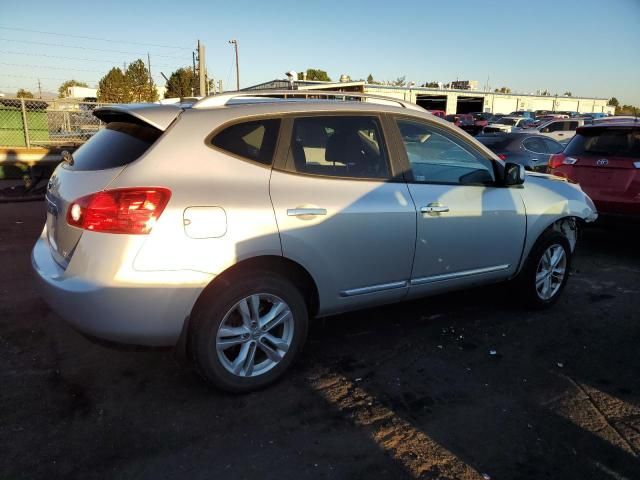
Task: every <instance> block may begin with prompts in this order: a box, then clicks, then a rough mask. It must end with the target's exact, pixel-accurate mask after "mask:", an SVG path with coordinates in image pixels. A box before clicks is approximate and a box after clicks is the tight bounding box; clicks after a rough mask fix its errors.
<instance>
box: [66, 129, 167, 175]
mask: <svg viewBox="0 0 640 480" xmlns="http://www.w3.org/2000/svg"><path fill="white" fill-rule="evenodd" d="M160 135H162V131H161V130H158V129H157V128H154V127H152V126H150V125H140V124H134V123H128V122H111V123H108V124H107V126H106V127H105V128H103V129H102V130H100V131H98V133H96V134H95V135H94V136H93V137H91V139H90V140H89V141H88V142H86V143H85V144H84V145H82V146H81V147H80V148H78V150H76V151H75V152H74V153H73V165H72V166H71V167H70V168H71V169H72V170H106V169H108V168H116V167H121V166H123V165H127V164H129V163H131V162H133V161H134V160H136V159H137V158H140V157H141V156H142V154H143V153H144V152H146V151H147V150H148V149H149V147H150V146H151V145H153V143H154V142H155V141H156V140H157V139H158V138H159V137H160Z"/></svg>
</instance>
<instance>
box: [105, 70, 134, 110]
mask: <svg viewBox="0 0 640 480" xmlns="http://www.w3.org/2000/svg"><path fill="white" fill-rule="evenodd" d="M98 101H99V102H106V103H129V102H131V94H130V93H129V88H128V86H127V82H126V79H125V76H124V73H123V72H122V70H121V69H120V68H119V67H113V68H112V69H111V70H109V72H108V73H107V74H106V75H105V76H104V77H102V78H101V79H100V82H99V83H98Z"/></svg>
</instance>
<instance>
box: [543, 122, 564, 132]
mask: <svg viewBox="0 0 640 480" xmlns="http://www.w3.org/2000/svg"><path fill="white" fill-rule="evenodd" d="M546 129H548V131H549V132H560V131H562V130H564V122H551V123H550V124H549V125H547V126H546Z"/></svg>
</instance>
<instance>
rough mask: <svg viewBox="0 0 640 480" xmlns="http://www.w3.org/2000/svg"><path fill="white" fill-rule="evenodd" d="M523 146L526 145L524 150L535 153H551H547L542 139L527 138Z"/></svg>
mask: <svg viewBox="0 0 640 480" xmlns="http://www.w3.org/2000/svg"><path fill="white" fill-rule="evenodd" d="M522 145H524V148H526V149H527V150H529V151H530V152H533V153H549V152H547V147H546V145H545V144H544V142H543V141H542V139H540V138H536V137H532V138H525V139H524V140H523V142H522Z"/></svg>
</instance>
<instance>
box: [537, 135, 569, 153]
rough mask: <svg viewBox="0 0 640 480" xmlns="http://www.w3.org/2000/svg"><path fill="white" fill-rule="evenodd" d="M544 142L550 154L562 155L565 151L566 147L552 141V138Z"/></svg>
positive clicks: (545, 139) (544, 139)
mask: <svg viewBox="0 0 640 480" xmlns="http://www.w3.org/2000/svg"><path fill="white" fill-rule="evenodd" d="M542 141H543V142H544V144H545V145H546V147H547V152H548V153H560V152H561V151H562V150H564V145H562V144H561V143H558V142H556V141H554V140H551V139H550V138H546V137H545V138H543V139H542Z"/></svg>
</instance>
